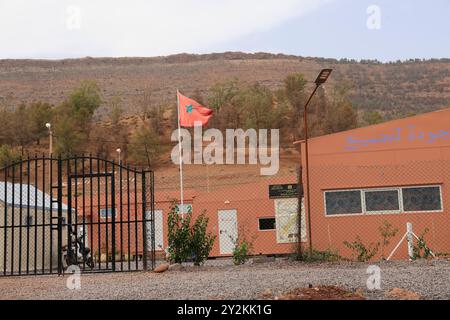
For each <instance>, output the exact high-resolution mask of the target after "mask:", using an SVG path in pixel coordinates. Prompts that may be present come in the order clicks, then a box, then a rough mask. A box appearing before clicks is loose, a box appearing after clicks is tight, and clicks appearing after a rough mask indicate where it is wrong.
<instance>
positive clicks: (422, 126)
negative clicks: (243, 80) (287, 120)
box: [301, 109, 450, 259]
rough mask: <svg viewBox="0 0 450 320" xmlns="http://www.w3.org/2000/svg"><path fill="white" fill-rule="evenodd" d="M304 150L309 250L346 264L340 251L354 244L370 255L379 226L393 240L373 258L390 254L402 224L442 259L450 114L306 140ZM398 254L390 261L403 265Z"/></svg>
mask: <svg viewBox="0 0 450 320" xmlns="http://www.w3.org/2000/svg"><path fill="white" fill-rule="evenodd" d="M301 145H302V148H301V150H302V153H301V154H302V165H303V167H304V164H305V146H304V143H302V144H301ZM308 146H309V148H308V149H309V173H310V174H309V175H310V189H309V190H310V191H309V192H310V216H311V234H310V235H311V238H312V245H313V247H314V248H316V249H320V250H324V249H329V248H331V249H335V250H338V251H339V253H340V254H341V255H343V256H350V255H351V250H350V249H349V248H348V247H347V246H345V245H344V244H343V243H344V241H348V242H352V241H354V240H355V239H356V237H359V238H360V239H361V241H362V242H363V243H364V244H365V245H366V246H369V245H370V244H372V247H375V246H376V243H377V242H382V236H381V231H380V227H381V226H382V225H383V224H384V222H385V221H387V222H389V223H390V224H391V225H392V227H391V229H390V230H393V229H395V228H398V232H397V233H396V235H395V236H394V237H392V239H391V240H390V243H389V244H388V245H386V246H384V247H383V246H382V245H380V249H381V250H379V252H378V253H377V255H376V256H375V257H381V254H383V255H384V256H385V257H386V256H387V255H388V254H389V253H390V252H391V251H392V249H393V248H394V246H395V245H396V244H397V243H398V242H399V240H400V239H401V237H402V235H403V234H404V233H405V232H406V223H407V222H411V223H412V225H413V231H414V233H415V234H416V235H418V236H420V235H421V234H425V235H424V239H425V241H426V243H427V245H428V246H429V247H430V248H431V249H432V250H433V251H434V252H436V253H449V252H450V212H449V208H450V189H449V184H450V109H445V110H441V111H436V112H431V113H427V114H423V115H419V116H414V117H409V118H405V119H400V120H394V121H389V122H386V123H383V124H378V125H373V126H369V127H364V128H358V129H354V130H350V131H345V132H340V133H336V134H330V135H326V136H322V137H317V138H313V139H310V140H309V144H308ZM303 173H304V176H305V170H303ZM305 189H306V188H305ZM305 191H306V190H305ZM406 246H407V245H406V243H403V244H402V245H401V247H400V248H399V249H398V251H397V252H396V253H395V255H394V256H393V258H394V259H395V258H397V259H400V258H407V252H408V251H407V248H406Z"/></svg>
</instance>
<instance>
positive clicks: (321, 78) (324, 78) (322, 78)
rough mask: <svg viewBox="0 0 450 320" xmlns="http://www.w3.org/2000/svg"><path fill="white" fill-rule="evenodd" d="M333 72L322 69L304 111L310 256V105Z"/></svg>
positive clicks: (310, 247)
mask: <svg viewBox="0 0 450 320" xmlns="http://www.w3.org/2000/svg"><path fill="white" fill-rule="evenodd" d="M332 71H333V69H322V70H321V71H320V73H319V75H318V76H317V78H316V80H315V81H314V83H315V84H316V86H315V88H314V90H313V92H312V93H311V95H310V96H309V99H308V101H306V104H305V108H304V110H303V120H304V123H303V126H304V128H303V130H304V136H305V175H306V188H305V189H306V206H305V209H306V215H307V216H308V231H309V237H308V238H309V239H308V240H309V241H308V242H309V243H308V245H309V254H310V256H312V250H313V248H312V236H311V211H310V197H309V163H308V105H309V103H310V102H311V99H312V97H313V96H314V94H315V93H316V91H317V89H319V87H320V86H321V85H322V84H324V83H325V82H326V81H327V79H328V77H329V76H330V74H331V72H332ZM299 205H300V204H299ZM300 232H301V231H300ZM300 238H301V235H300ZM300 241H301V240H300Z"/></svg>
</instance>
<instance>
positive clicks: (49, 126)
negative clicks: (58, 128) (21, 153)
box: [45, 122, 53, 158]
mask: <svg viewBox="0 0 450 320" xmlns="http://www.w3.org/2000/svg"><path fill="white" fill-rule="evenodd" d="M45 127H46V128H47V129H48V134H49V154H50V158H51V157H52V154H53V131H52V125H51V123H50V122H47V123H46V124H45Z"/></svg>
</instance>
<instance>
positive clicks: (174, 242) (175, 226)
mask: <svg viewBox="0 0 450 320" xmlns="http://www.w3.org/2000/svg"><path fill="white" fill-rule="evenodd" d="M191 218H192V214H191V212H189V213H187V214H186V215H185V217H184V218H182V217H181V215H180V214H179V209H178V206H177V205H176V204H175V203H174V204H173V205H172V207H171V209H170V212H169V216H168V218H167V222H168V229H169V232H168V237H167V238H168V242H169V247H168V249H167V250H168V253H169V260H170V261H171V262H175V263H181V262H185V261H187V259H188V258H189V255H190V249H189V244H190V237H191V234H190V230H189V229H190V224H191Z"/></svg>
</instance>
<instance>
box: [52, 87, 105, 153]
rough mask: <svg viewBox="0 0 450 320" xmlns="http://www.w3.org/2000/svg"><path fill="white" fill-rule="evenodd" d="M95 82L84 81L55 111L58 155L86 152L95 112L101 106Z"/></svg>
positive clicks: (98, 90)
mask: <svg viewBox="0 0 450 320" xmlns="http://www.w3.org/2000/svg"><path fill="white" fill-rule="evenodd" d="M101 101H102V100H101V95H100V89H99V87H98V86H97V84H96V83H95V82H91V81H83V82H81V84H80V85H79V87H77V88H76V89H75V90H74V91H73V92H72V93H71V94H70V95H69V98H68V99H67V100H66V101H64V102H63V103H62V104H61V105H60V106H58V108H57V109H56V110H55V125H54V134H55V138H56V146H55V147H56V148H55V150H56V153H58V154H64V155H72V154H75V153H79V152H82V151H85V150H84V148H85V146H86V142H87V139H88V136H89V131H90V127H91V123H92V118H93V116H94V112H95V111H96V110H97V109H98V107H99V106H100V104H101Z"/></svg>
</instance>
